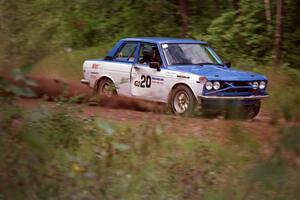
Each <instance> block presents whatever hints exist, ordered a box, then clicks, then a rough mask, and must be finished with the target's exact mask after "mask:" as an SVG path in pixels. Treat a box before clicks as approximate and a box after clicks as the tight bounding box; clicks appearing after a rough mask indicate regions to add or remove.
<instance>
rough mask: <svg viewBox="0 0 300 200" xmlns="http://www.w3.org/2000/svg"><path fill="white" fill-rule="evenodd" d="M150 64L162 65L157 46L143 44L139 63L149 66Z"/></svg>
mask: <svg viewBox="0 0 300 200" xmlns="http://www.w3.org/2000/svg"><path fill="white" fill-rule="evenodd" d="M150 62H159V63H160V64H162V62H161V58H160V55H159V51H158V48H157V45H156V44H150V43H143V44H141V47H140V51H139V59H138V63H140V64H149V63H150Z"/></svg>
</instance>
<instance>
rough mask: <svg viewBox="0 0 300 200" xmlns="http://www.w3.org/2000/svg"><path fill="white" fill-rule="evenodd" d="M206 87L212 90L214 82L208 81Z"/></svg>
mask: <svg viewBox="0 0 300 200" xmlns="http://www.w3.org/2000/svg"><path fill="white" fill-rule="evenodd" d="M205 88H206V89H207V90H212V88H213V84H212V82H206V84H205Z"/></svg>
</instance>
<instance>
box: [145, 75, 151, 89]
mask: <svg viewBox="0 0 300 200" xmlns="http://www.w3.org/2000/svg"><path fill="white" fill-rule="evenodd" d="M146 87H147V88H149V87H151V76H147V78H146Z"/></svg>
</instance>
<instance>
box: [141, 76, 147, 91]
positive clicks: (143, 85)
mask: <svg viewBox="0 0 300 200" xmlns="http://www.w3.org/2000/svg"><path fill="white" fill-rule="evenodd" d="M141 79H142V81H141V88H144V87H145V82H146V77H145V75H142V76H141Z"/></svg>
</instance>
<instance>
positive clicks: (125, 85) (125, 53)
mask: <svg viewBox="0 0 300 200" xmlns="http://www.w3.org/2000/svg"><path fill="white" fill-rule="evenodd" d="M137 46H138V43H137V42H131V41H130V42H124V44H122V45H121V47H120V48H119V49H118V50H117V52H116V53H115V55H114V56H113V59H112V61H111V62H109V63H108V65H107V67H106V69H105V71H106V72H107V73H108V74H109V75H111V76H112V77H113V79H114V81H115V82H114V84H115V86H116V88H117V92H118V94H119V95H124V96H131V89H130V76H131V69H132V66H133V63H134V62H135V59H136V57H137Z"/></svg>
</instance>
